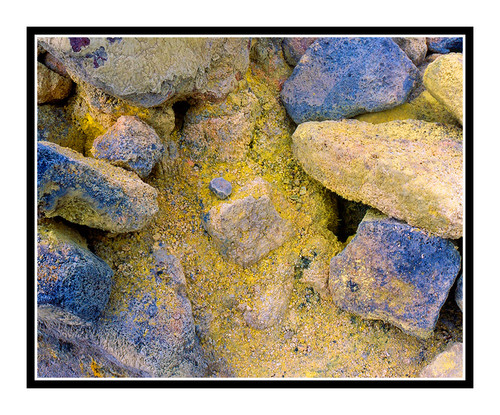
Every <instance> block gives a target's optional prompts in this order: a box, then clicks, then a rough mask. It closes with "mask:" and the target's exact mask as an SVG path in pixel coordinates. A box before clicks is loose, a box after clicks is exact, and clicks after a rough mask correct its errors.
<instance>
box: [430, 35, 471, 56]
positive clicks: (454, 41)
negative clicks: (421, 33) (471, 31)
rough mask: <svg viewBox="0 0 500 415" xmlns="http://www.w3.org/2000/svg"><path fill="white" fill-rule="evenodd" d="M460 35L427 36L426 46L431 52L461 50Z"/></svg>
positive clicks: (461, 41) (461, 39)
mask: <svg viewBox="0 0 500 415" xmlns="http://www.w3.org/2000/svg"><path fill="white" fill-rule="evenodd" d="M463 43H464V42H463V38H462V37H428V38H427V47H428V49H429V52H432V53H450V52H462V49H463Z"/></svg>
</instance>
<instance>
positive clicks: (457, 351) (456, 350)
mask: <svg viewBox="0 0 500 415" xmlns="http://www.w3.org/2000/svg"><path fill="white" fill-rule="evenodd" d="M463 353H464V352H463V344H462V343H452V344H450V345H449V346H448V347H447V348H446V349H445V350H444V351H443V352H442V353H440V354H438V355H437V356H436V357H435V358H434V360H433V361H432V362H431V363H429V364H428V365H427V366H425V367H424V368H423V369H422V372H420V377H421V378H461V377H462V376H463V359H464V355H463Z"/></svg>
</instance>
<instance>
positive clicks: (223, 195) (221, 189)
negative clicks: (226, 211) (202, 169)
mask: <svg viewBox="0 0 500 415" xmlns="http://www.w3.org/2000/svg"><path fill="white" fill-rule="evenodd" d="M208 188H209V189H210V190H211V191H212V193H213V194H214V195H215V196H217V197H218V198H219V199H227V198H228V197H229V195H230V194H231V191H232V190H233V186H232V185H231V183H230V182H228V181H227V180H226V179H224V178H222V177H216V178H215V179H212V181H211V182H210V184H209V185H208Z"/></svg>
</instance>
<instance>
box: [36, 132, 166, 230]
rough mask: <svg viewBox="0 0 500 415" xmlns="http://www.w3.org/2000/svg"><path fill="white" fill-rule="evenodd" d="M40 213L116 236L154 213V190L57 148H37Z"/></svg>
mask: <svg viewBox="0 0 500 415" xmlns="http://www.w3.org/2000/svg"><path fill="white" fill-rule="evenodd" d="M37 147H38V149H37V190H38V210H39V212H40V213H41V214H44V215H45V216H46V217H55V216H60V217H63V218H64V219H66V220H68V221H70V222H73V223H77V224H80V225H86V226H89V227H92V228H97V229H102V230H105V231H111V232H115V233H119V232H131V231H136V230H138V229H141V228H142V227H143V226H145V225H146V224H147V223H148V222H149V220H151V218H152V217H153V216H154V215H155V214H156V212H157V211H158V205H157V201H156V198H157V191H156V190H155V189H154V188H153V187H151V186H149V185H147V184H145V183H144V182H143V181H142V180H141V179H140V178H139V177H138V176H137V175H136V174H135V173H131V172H128V171H126V170H124V169H121V168H119V167H115V166H112V165H111V164H109V163H107V162H105V161H102V160H95V159H92V158H90V157H84V156H82V155H81V154H79V153H77V152H76V151H73V150H70V149H68V148H64V147H60V146H58V145H57V144H53V143H47V142H44V141H39V142H38V145H37Z"/></svg>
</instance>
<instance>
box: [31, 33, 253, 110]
mask: <svg viewBox="0 0 500 415" xmlns="http://www.w3.org/2000/svg"><path fill="white" fill-rule="evenodd" d="M40 41H41V43H42V45H43V47H44V48H45V49H47V50H48V51H49V52H50V53H52V54H53V55H54V56H55V57H56V58H57V59H59V60H60V61H61V62H63V63H64V65H65V66H66V68H67V70H68V72H69V73H70V75H71V76H72V77H73V78H74V79H75V81H76V82H77V83H78V81H79V80H82V81H84V82H88V83H90V84H91V85H93V86H95V87H97V88H99V89H102V90H104V91H105V92H107V93H108V94H110V95H113V96H115V97H118V98H122V99H124V100H127V101H129V102H131V103H133V104H135V105H139V106H143V107H152V106H156V105H160V104H162V103H163V102H165V101H170V102H174V101H177V100H180V99H186V98H188V97H190V98H194V99H210V100H213V99H215V100H220V99H222V98H224V97H225V96H226V95H227V94H228V93H229V92H231V91H232V90H233V89H234V88H235V87H236V85H237V82H238V80H239V79H241V78H242V77H243V75H244V74H245V72H246V70H247V68H248V62H249V58H248V49H249V40H248V39H246V38H172V37H170V38H169V37H161V38H154V37H150V38H144V37H142V38H141V37H125V38H99V37H92V38H66V37H46V38H41V39H40Z"/></svg>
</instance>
